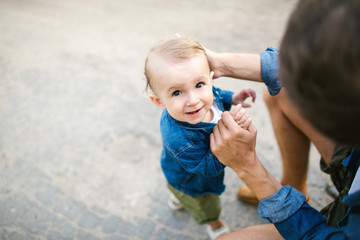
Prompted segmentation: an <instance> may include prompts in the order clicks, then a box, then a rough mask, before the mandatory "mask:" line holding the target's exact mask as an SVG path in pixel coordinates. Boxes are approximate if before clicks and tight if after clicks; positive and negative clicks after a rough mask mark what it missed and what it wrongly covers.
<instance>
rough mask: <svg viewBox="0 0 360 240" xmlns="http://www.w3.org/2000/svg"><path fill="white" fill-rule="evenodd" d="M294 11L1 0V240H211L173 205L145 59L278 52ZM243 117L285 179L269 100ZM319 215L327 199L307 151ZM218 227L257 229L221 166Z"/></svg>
mask: <svg viewBox="0 0 360 240" xmlns="http://www.w3.org/2000/svg"><path fill="white" fill-rule="evenodd" d="M295 3H296V2H295V1H294V0H273V1H267V0H253V1H245V0H228V1H219V0H214V1H205V0H192V1H188V0H185V1H166V0H154V1H146V0H133V1H124V0H120V1H115V0H106V1H100V0H88V1H85V0H72V1H60V0H59V1H57V0H47V1H45V0H33V1H30V0H28V1H26V0H0V33H1V36H0V239H2V240H7V239H11V240H18V239H26V240H32V239H41V240H43V239H56V240H61V239H79V240H80V239H81V240H83V239H84V240H85V239H86V240H91V239H104V240H117V239H147V240H148V239H151V240H163V239H166V240H168V239H179V240H180V239H194V240H200V239H207V236H206V232H205V229H204V226H199V225H197V224H196V223H195V222H194V221H193V220H192V219H191V217H190V215H189V214H188V213H186V212H184V211H180V212H173V211H171V210H170V209H169V208H168V206H167V199H168V195H169V192H168V190H167V187H166V182H165V179H164V176H163V173H162V171H161V169H160V162H159V158H160V153H161V148H162V146H161V137H160V133H159V118H160V114H161V110H160V109H158V108H156V107H155V106H154V105H153V104H152V103H151V102H150V101H149V99H148V97H147V93H146V92H144V88H145V81H144V75H143V68H144V61H145V57H146V55H147V53H148V51H149V49H150V48H151V46H153V45H154V44H155V43H156V42H157V41H159V40H161V39H164V38H169V37H172V36H173V35H174V34H175V33H179V34H181V35H183V36H191V37H194V38H195V39H197V40H198V41H199V42H201V43H202V44H204V45H205V46H206V47H208V48H210V49H213V50H214V51H219V52H248V53H260V52H262V51H263V50H265V49H266V48H267V47H269V46H272V47H278V46H279V42H280V40H281V36H282V33H283V31H284V28H285V26H286V21H287V18H288V16H289V14H290V12H291V9H292V8H293V7H294V5H295ZM215 85H216V86H217V87H221V88H223V89H228V90H232V91H239V90H241V89H242V88H245V87H246V88H248V87H250V88H253V89H254V90H255V91H256V93H257V96H258V97H257V100H256V102H255V104H253V106H252V108H250V109H248V113H249V115H250V116H251V117H252V118H253V122H254V124H255V126H256V127H257V129H258V138H257V153H258V155H259V157H260V159H261V161H262V162H263V164H264V165H265V166H266V167H267V168H268V169H269V171H270V172H271V173H272V174H274V175H275V176H276V177H277V178H280V176H281V158H280V154H279V150H278V147H277V145H276V141H275V138H274V134H273V130H272V127H271V122H270V119H269V115H268V112H267V109H266V107H265V104H264V102H263V99H262V92H263V90H264V85H263V84H261V83H251V82H248V81H241V80H234V79H229V78H221V79H217V80H216V81H215ZM310 157H311V163H310V169H309V178H308V184H309V192H310V196H311V199H312V202H311V205H312V206H314V207H315V208H317V209H321V208H322V207H323V206H325V205H326V204H327V203H328V202H329V201H330V200H331V198H330V197H329V196H327V195H326V194H325V193H324V187H325V184H326V182H327V181H328V180H329V179H328V177H327V176H325V175H323V174H321V173H320V172H319V166H318V163H319V155H318V153H317V152H316V150H314V149H313V148H312V151H311V154H310ZM225 183H226V185H227V188H226V191H225V193H224V194H223V195H221V200H222V206H223V211H222V215H221V218H222V219H223V220H225V221H226V222H227V223H228V224H229V225H230V227H231V229H232V230H238V229H241V228H243V227H246V226H249V225H253V224H259V223H263V221H262V220H261V219H260V218H259V216H258V214H257V209H256V207H254V206H249V205H246V204H244V203H241V202H239V201H238V200H237V198H236V191H237V188H238V187H239V186H240V185H241V184H242V182H241V180H240V179H238V177H237V176H236V175H235V174H234V172H233V171H232V170H231V169H228V168H227V169H226V177H225Z"/></svg>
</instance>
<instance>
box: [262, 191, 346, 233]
mask: <svg viewBox="0 0 360 240" xmlns="http://www.w3.org/2000/svg"><path fill="white" fill-rule="evenodd" d="M258 210H259V215H260V217H262V218H263V219H264V220H265V221H267V222H269V223H273V224H275V227H276V229H277V230H278V231H279V233H280V234H281V236H282V237H283V238H285V239H289V240H298V239H319V240H320V239H337V240H338V239H348V237H347V236H346V235H345V233H344V232H343V231H342V230H341V229H338V228H334V227H329V226H327V225H326V221H325V220H326V219H325V217H324V216H323V215H321V213H320V212H319V211H317V210H316V209H314V208H312V207H310V206H309V204H307V203H306V202H305V196H304V195H303V194H302V193H301V192H299V191H297V190H296V189H294V188H293V187H291V186H283V187H282V188H281V189H280V190H279V191H278V192H276V193H275V194H274V195H272V196H270V197H268V198H264V199H262V200H261V201H260V203H259V207H258Z"/></svg>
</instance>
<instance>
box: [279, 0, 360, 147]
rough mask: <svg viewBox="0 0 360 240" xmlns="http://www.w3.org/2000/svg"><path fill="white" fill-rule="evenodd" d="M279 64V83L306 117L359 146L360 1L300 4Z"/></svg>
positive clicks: (308, 0)
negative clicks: (280, 82)
mask: <svg viewBox="0 0 360 240" xmlns="http://www.w3.org/2000/svg"><path fill="white" fill-rule="evenodd" d="M279 61H280V70H279V78H280V80H281V81H282V83H283V85H284V86H285V87H286V89H287V92H288V95H289V97H290V99H292V100H293V102H294V103H295V105H297V106H298V107H299V109H300V111H301V112H302V114H303V115H304V117H305V118H306V119H308V120H309V121H310V122H311V123H312V124H313V125H314V126H315V127H316V128H317V129H319V130H320V131H321V132H323V133H324V134H326V135H328V136H329V137H331V138H333V139H334V140H336V141H338V142H340V143H345V144H350V145H357V146H360V125H359V124H360V1H359V0H341V1H339V0H302V1H299V3H298V6H297V7H296V9H295V11H294V12H293V13H292V15H291V17H290V20H289V22H288V26H287V29H286V31H285V35H284V37H283V39H282V42H281V46H280V54H279Z"/></svg>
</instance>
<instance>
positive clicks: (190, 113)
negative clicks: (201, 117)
mask: <svg viewBox="0 0 360 240" xmlns="http://www.w3.org/2000/svg"><path fill="white" fill-rule="evenodd" d="M200 110H201V108H199V109H198V110H195V111H192V112H187V113H186V114H189V115H193V114H196V113H198V112H199V111H200Z"/></svg>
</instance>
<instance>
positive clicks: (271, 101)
mask: <svg viewBox="0 0 360 240" xmlns="http://www.w3.org/2000/svg"><path fill="white" fill-rule="evenodd" d="M263 99H264V102H265V103H266V106H267V107H268V108H269V109H270V108H273V107H276V106H277V105H278V100H277V96H271V95H270V93H269V91H268V90H267V89H265V90H264V92H263Z"/></svg>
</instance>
